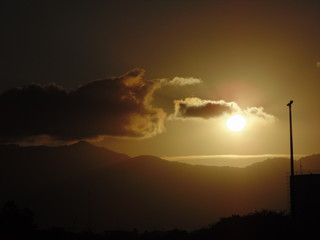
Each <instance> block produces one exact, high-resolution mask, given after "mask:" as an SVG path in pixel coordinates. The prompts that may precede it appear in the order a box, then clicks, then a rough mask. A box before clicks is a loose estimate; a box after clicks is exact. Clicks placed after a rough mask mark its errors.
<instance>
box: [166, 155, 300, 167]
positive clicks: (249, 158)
mask: <svg viewBox="0 0 320 240" xmlns="http://www.w3.org/2000/svg"><path fill="white" fill-rule="evenodd" d="M304 156H306V155H295V159H296V160H298V159H299V158H301V157H304ZM289 157H290V156H289V155H288V154H257V155H187V156H163V157H162V158H163V159H165V160H168V161H175V162H181V163H187V164H191V165H204V166H219V167H225V166H227V167H247V166H249V165H252V164H254V163H257V162H262V161H265V160H267V159H270V158H289Z"/></svg>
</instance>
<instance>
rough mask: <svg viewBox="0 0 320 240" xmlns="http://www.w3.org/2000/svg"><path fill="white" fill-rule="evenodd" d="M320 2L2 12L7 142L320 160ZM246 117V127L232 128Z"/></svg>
mask: <svg viewBox="0 0 320 240" xmlns="http://www.w3.org/2000/svg"><path fill="white" fill-rule="evenodd" d="M319 12H320V1H317V0H314V1H308V0H304V1H295V0H292V1H284V0H279V1H253V0H252V1H239V0H237V1H228V0H223V1H222V0H221V1H220V0H217V1H214V0H212V1H209V0H207V1H206V0H170V1H169V0H168V1H166V0H152V1H150V0H106V1H82V0H81V1H16V0H12V1H7V0H6V1H5V2H4V3H2V7H1V30H2V34H1V35H2V37H1V40H0V41H1V54H0V58H1V66H2V67H1V71H0V77H1V82H0V94H1V95H0V109H1V120H0V141H1V142H2V143H19V144H22V145H39V144H48V145H57V144H65V143H73V142H75V141H78V140H87V141H90V142H93V143H95V144H97V145H100V146H105V147H107V148H109V149H112V150H114V151H117V152H122V153H126V154H129V155H130V156H136V155H142V154H151V155H157V156H169V157H174V156H186V155H193V156H194V155H200V156H204V155H205V156H211V155H239V154H241V155H260V154H267V155H268V154H288V153H289V125H288V107H287V106H286V104H287V103H288V102H289V101H290V100H293V101H294V103H293V105H292V110H293V127H294V129H293V132H294V152H295V154H297V155H303V154H313V153H319V152H320V151H319V139H320V125H319V118H320V107H319V103H320V94H319V91H320V14H319ZM235 114H237V115H241V116H243V117H244V118H245V120H246V125H245V127H244V129H243V130H241V131H238V132H235V131H231V130H230V129H229V128H227V126H226V122H227V120H228V118H229V117H231V116H233V115H235Z"/></svg>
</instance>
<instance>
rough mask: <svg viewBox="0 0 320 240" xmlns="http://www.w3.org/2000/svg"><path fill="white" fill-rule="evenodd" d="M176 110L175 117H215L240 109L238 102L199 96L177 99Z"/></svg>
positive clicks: (173, 116)
mask: <svg viewBox="0 0 320 240" xmlns="http://www.w3.org/2000/svg"><path fill="white" fill-rule="evenodd" d="M174 103H175V112H174V114H173V115H172V118H173V119H184V118H206V119H208V118H213V117H218V116H220V115H222V114H224V113H232V112H236V111H238V110H239V107H238V105H237V104H236V103H233V102H231V103H228V102H225V101H223V100H220V101H211V100H202V99H199V98H186V99H184V100H176V101H175V102H174Z"/></svg>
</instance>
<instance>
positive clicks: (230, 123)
mask: <svg viewBox="0 0 320 240" xmlns="http://www.w3.org/2000/svg"><path fill="white" fill-rule="evenodd" d="M246 124H247V120H246V119H245V118H244V117H243V116H241V115H233V116H231V117H230V118H228V120H227V127H228V128H229V129H230V130H231V131H234V132H239V131H241V130H242V129H244V128H245V126H246Z"/></svg>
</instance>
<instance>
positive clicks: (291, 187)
mask: <svg viewBox="0 0 320 240" xmlns="http://www.w3.org/2000/svg"><path fill="white" fill-rule="evenodd" d="M292 103H293V101H292V100H291V101H290V102H289V103H288V104H287V106H288V107H289V124H290V165H291V174H290V212H291V216H292V218H295V193H294V190H295V188H294V159H293V137H292V113H291V106H292Z"/></svg>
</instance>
